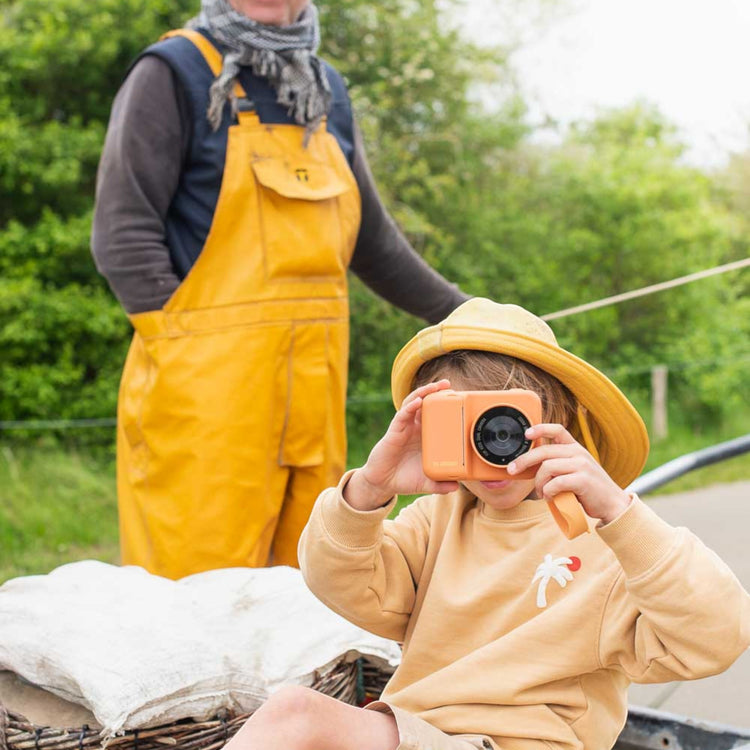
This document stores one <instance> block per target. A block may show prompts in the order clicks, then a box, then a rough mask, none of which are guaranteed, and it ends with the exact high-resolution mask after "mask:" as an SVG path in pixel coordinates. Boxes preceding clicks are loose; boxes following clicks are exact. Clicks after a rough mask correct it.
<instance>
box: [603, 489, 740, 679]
mask: <svg viewBox="0 0 750 750" xmlns="http://www.w3.org/2000/svg"><path fill="white" fill-rule="evenodd" d="M599 535H600V537H601V538H602V539H603V540H604V541H605V542H606V543H607V544H608V545H609V547H610V548H611V549H612V551H613V552H614V553H615V555H616V556H617V559H618V560H619V562H620V565H621V566H622V569H623V573H622V574H621V575H620V576H619V577H618V578H617V579H616V581H615V582H614V584H613V587H612V590H611V591H610V594H609V597H608V600H607V603H606V605H605V609H604V612H603V617H602V624H601V638H600V644H599V646H600V648H599V658H600V663H601V666H603V667H613V666H619V667H621V668H622V669H623V670H624V671H625V673H626V674H627V675H628V677H629V678H630V679H631V680H632V681H634V682H641V683H651V682H669V681H672V680H691V679H697V678H699V677H708V676H710V675H713V674H718V673H719V672H722V671H724V670H725V669H727V668H728V667H729V666H730V665H731V664H732V663H733V662H734V661H735V659H737V658H738V657H739V656H740V655H741V654H742V653H743V651H744V650H745V649H746V648H747V647H748V645H750V597H748V594H747V592H746V591H745V590H744V589H743V587H742V585H741V584H740V582H739V581H738V580H737V578H736V577H735V575H734V574H733V573H732V571H731V570H730V569H729V567H728V566H727V565H726V564H725V563H724V562H723V561H722V560H721V559H720V558H719V557H718V556H717V555H716V554H715V553H714V552H712V551H711V550H710V549H708V548H707V547H706V546H705V545H704V544H703V543H702V542H701V541H700V540H699V539H698V538H697V537H696V536H695V535H694V534H692V533H691V532H690V531H688V530H687V529H685V528H674V527H672V526H670V525H669V524H668V523H666V522H665V521H663V520H662V519H661V518H659V517H658V516H657V515H656V513H654V512H653V511H652V510H651V509H650V508H649V507H648V506H646V505H645V504H644V503H643V502H642V501H641V500H639V499H638V498H637V497H635V498H634V499H633V502H632V503H631V505H630V507H629V508H628V510H626V511H625V513H623V514H622V515H621V516H619V517H618V518H617V519H615V520H614V521H613V522H612V523H610V524H607V525H606V526H603V527H600V528H599Z"/></svg>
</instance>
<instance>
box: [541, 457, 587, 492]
mask: <svg viewBox="0 0 750 750" xmlns="http://www.w3.org/2000/svg"><path fill="white" fill-rule="evenodd" d="M584 470H585V466H582V465H581V464H580V463H579V462H578V461H577V460H576V459H575V458H573V459H570V458H553V459H550V460H548V461H545V462H544V463H543V464H542V465H541V466H540V467H539V471H537V473H536V476H535V477H534V481H535V485H536V490H537V492H538V493H539V494H540V495H542V494H543V495H545V496H546V495H548V489H547V487H548V484H549V483H550V482H552V481H554V480H555V479H558V478H562V477H566V480H565V481H566V482H568V483H572V484H575V485H576V486H578V485H579V484H580V477H581V476H582V475H583V472H584ZM566 489H569V490H572V486H571V487H566ZM558 492H561V490H558ZM555 494H557V493H555Z"/></svg>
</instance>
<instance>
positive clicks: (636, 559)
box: [597, 494, 678, 579]
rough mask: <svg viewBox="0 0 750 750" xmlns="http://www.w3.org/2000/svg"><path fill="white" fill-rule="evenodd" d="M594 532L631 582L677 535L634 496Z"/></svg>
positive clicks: (665, 550) (663, 551)
mask: <svg viewBox="0 0 750 750" xmlns="http://www.w3.org/2000/svg"><path fill="white" fill-rule="evenodd" d="M597 532H598V534H599V536H600V537H601V538H602V539H603V540H604V542H606V544H607V545H608V546H609V547H610V549H611V550H612V551H613V552H614V553H615V555H617V559H618V560H619V561H620V564H621V565H622V568H623V570H624V571H625V575H626V576H627V577H628V578H631V579H632V578H636V577H638V576H640V575H643V574H644V573H645V572H647V571H648V570H649V569H650V568H651V567H652V566H653V565H655V564H656V563H657V562H658V561H659V560H660V559H661V558H662V557H663V556H664V555H665V554H666V553H667V552H668V551H669V549H670V548H671V547H672V546H673V545H674V543H675V538H676V535H677V533H678V532H677V529H675V528H674V527H673V526H670V525H669V524H668V523H667V522H666V521H664V520H662V519H661V518H659V516H657V515H656V513H654V511H653V510H651V508H649V507H648V506H647V505H646V504H645V503H644V502H643V501H641V499H640V498H639V497H638V496H637V495H635V494H634V495H633V500H632V502H631V503H630V505H629V506H628V507H627V509H626V510H625V511H623V513H621V514H620V515H619V516H618V517H617V518H615V520H614V521H611V522H610V523H608V524H607V525H606V526H600V527H598V528H597Z"/></svg>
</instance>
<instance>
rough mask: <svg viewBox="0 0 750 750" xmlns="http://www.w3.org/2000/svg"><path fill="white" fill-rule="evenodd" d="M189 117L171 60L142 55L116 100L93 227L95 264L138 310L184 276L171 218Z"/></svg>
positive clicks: (152, 305) (151, 306)
mask: <svg viewBox="0 0 750 750" xmlns="http://www.w3.org/2000/svg"><path fill="white" fill-rule="evenodd" d="M187 122H189V117H188V116H187V113H186V105H185V103H184V101H183V99H182V98H181V92H180V90H179V88H178V86H177V83H176V81H175V79H174V75H173V73H172V71H171V69H170V68H169V66H168V65H167V63H165V62H164V61H163V60H160V59H159V58H157V57H154V56H152V55H147V56H145V57H143V58H142V59H141V60H139V61H138V62H137V64H136V65H135V66H134V68H133V69H132V70H131V71H130V74H129V75H128V77H127V78H126V79H125V83H124V84H123V85H122V87H121V88H120V90H119V91H118V93H117V96H116V97H115V101H114V104H113V105H112V114H111V116H110V120H109V126H108V128H107V137H106V139H105V142H104V149H103V151H102V156H101V160H100V162H99V170H98V173H97V184H96V202H95V205H94V221H93V228H92V233H91V252H92V254H93V256H94V261H95V263H96V267H97V269H98V270H99V272H100V273H101V274H102V275H103V276H104V277H105V278H106V279H107V281H108V282H109V285H110V288H111V289H112V291H113V292H114V294H115V296H116V297H117V299H118V300H119V301H120V303H121V304H122V306H123V307H124V308H125V310H126V312H128V313H131V314H132V313H139V312H145V311H147V310H157V309H159V308H161V307H162V306H163V305H164V303H165V302H166V301H167V300H168V299H169V297H170V296H171V295H172V293H173V292H174V291H175V289H177V287H178V285H179V283H180V279H179V277H178V275H177V273H176V272H175V269H174V266H173V264H172V261H171V259H170V256H169V248H168V247H167V245H166V237H165V222H166V216H167V211H168V209H169V205H170V203H171V201H172V197H173V196H174V193H175V191H176V190H177V185H178V182H179V179H180V170H181V168H182V162H183V159H184V157H185V153H186V151H187V143H188V141H189V127H188V126H187V125H186V123H187Z"/></svg>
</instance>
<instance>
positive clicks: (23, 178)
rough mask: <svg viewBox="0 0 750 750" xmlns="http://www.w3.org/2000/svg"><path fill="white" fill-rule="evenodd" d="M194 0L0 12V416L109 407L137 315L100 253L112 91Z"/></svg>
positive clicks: (88, 412) (58, 3)
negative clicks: (103, 274)
mask: <svg viewBox="0 0 750 750" xmlns="http://www.w3.org/2000/svg"><path fill="white" fill-rule="evenodd" d="M193 5H194V4H193V3H192V2H187V1H185V0H182V1H181V2H173V1H172V0H169V2H167V0H163V1H161V2H154V0H129V1H127V2H122V1H121V0H99V1H98V2H96V3H89V2H86V0H45V1H44V2H42V1H40V0H14V2H11V3H9V4H7V5H6V6H5V7H4V8H3V11H2V15H1V16H0V351H2V358H1V359H0V420H1V419H28V418H35V417H41V418H63V417H105V416H106V417H109V416H112V415H114V413H115V404H116V399H117V384H118V381H119V375H120V369H121V367H122V362H123V359H124V354H125V348H126V346H127V339H128V337H129V327H128V324H127V321H126V319H125V316H124V315H123V313H122V311H121V310H120V307H119V305H118V304H117V302H116V301H115V300H114V299H113V297H112V296H111V294H110V293H109V292H108V291H107V288H106V284H105V283H104V282H103V280H102V279H101V278H100V277H99V275H98V274H97V272H96V269H95V268H94V264H93V262H92V260H91V256H90V253H89V249H88V247H89V235H90V230H91V206H92V202H93V196H94V182H95V175H96V166H97V163H98V160H99V154H100V151H101V145H102V140H103V137H104V131H105V122H106V119H107V117H108V115H109V108H110V105H111V101H112V98H113V96H114V94H115V92H116V90H117V88H118V87H119V84H120V82H121V81H122V79H123V77H124V75H125V72H126V71H127V68H128V65H129V64H130V62H131V61H132V60H133V59H134V58H135V56H136V55H137V53H138V51H139V50H141V49H142V48H143V47H145V46H147V45H148V44H149V43H151V42H152V41H155V40H156V39H157V38H158V37H159V35H160V34H161V33H162V32H163V31H165V30H166V29H168V28H171V27H173V26H180V25H182V22H183V21H184V20H185V19H186V18H187V17H189V15H190V11H191V10H192V6H193Z"/></svg>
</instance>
